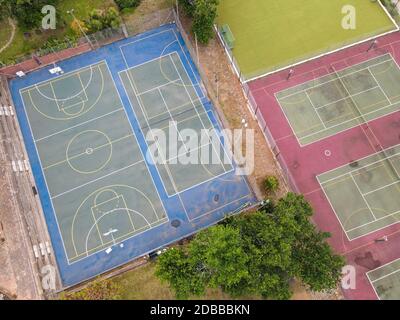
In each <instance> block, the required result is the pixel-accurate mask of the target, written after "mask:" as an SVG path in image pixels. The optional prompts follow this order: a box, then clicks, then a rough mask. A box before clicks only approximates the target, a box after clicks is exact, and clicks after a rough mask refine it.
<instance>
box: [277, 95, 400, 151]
mask: <svg viewBox="0 0 400 320" xmlns="http://www.w3.org/2000/svg"><path fill="white" fill-rule="evenodd" d="M397 104H399V105H400V102H396V103H393V104H390V105H387V106H384V107H381V108H378V109H375V110H373V111H370V112H366V113H363V116H357V117H354V118H352V119H349V120H346V121H343V122H341V123H339V124H335V125H333V126H330V127H328V129H332V128H335V127H338V126H341V125H343V124H345V123H348V122H351V121H355V120H360V119H361V120H362V118H363V117H365V116H368V115H370V114H373V113H376V112H378V111H382V110H385V109H388V108H391V107H394V106H396V105H397ZM399 111H400V110H395V111H393V112H389V113H387V114H385V115H383V116H380V117H377V118H374V119H371V120H368V121H367V122H361V123H359V124H357V125H354V126H351V127H349V128H347V129H344V130H341V131H338V132H335V133H332V134H329V135H328V136H325V137H323V138H320V139H318V140H315V141H313V142H309V143H306V144H303V143H301V142H300V139H305V138H309V137H312V136H314V135H317V134H320V133H323V132H325V131H326V130H320V131H316V132H314V133H312V134H308V135H305V136H302V137H300V138H298V137H297V135H296V131H294V129H293V127H292V126H291V124H290V122H289V119H288V118H287V117H286V119H288V122H289V125H290V127H291V129H292V131H293V132H294V133H295V134H294V135H295V136H296V138H297V141H298V142H299V144H300V146H302V147H304V146H307V145H310V144H313V143H316V142H319V141H321V140H325V139H327V138H329V137H332V136H335V135H337V134H339V133H342V132H345V131H348V130H350V129H354V128H357V127H359V126H360V125H362V124H366V123H368V122H371V121H374V120H377V119H380V118H383V117H387V116H390V115H392V114H393V113H397V112H399ZM284 113H285V112H284ZM285 115H286V114H285Z"/></svg>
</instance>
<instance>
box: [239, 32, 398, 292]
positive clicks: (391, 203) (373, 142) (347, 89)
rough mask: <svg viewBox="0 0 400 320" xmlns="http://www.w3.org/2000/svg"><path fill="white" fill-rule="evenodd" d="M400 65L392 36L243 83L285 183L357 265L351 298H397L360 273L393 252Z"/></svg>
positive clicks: (395, 254)
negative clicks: (283, 175) (307, 205)
mask: <svg viewBox="0 0 400 320" xmlns="http://www.w3.org/2000/svg"><path fill="white" fill-rule="evenodd" d="M399 62H400V33H399V32H395V33H392V34H389V35H386V36H383V37H380V38H377V40H376V41H375V42H370V43H363V44H358V45H355V46H353V47H351V48H347V49H344V50H342V51H339V52H335V53H332V54H329V55H326V56H324V57H321V58H317V59H314V60H312V61H308V62H305V63H303V64H301V65H298V66H296V67H293V70H289V69H288V70H284V71H281V72H278V73H275V74H271V75H268V76H265V77H263V78H260V79H257V80H255V81H252V82H250V83H247V84H245V87H247V86H248V87H249V88H248V89H249V99H250V102H251V104H252V107H253V108H254V111H255V113H256V115H257V118H258V120H259V122H260V125H261V127H262V128H263V130H264V133H265V135H266V137H267V139H268V141H269V143H270V144H271V147H272V148H273V151H274V153H275V155H276V157H277V160H278V161H279V163H280V164H281V166H282V169H283V171H284V173H285V174H286V175H287V176H288V178H289V180H290V182H291V184H292V187H293V188H295V189H296V190H297V191H298V192H300V193H302V194H304V195H305V196H306V198H307V199H308V200H309V201H310V202H311V203H312V205H313V207H314V209H315V215H314V221H315V223H316V224H317V225H318V226H319V227H320V229H321V230H324V231H328V232H330V233H331V234H332V238H331V239H330V242H331V244H332V246H333V247H334V249H335V250H336V251H337V252H339V253H342V254H344V255H346V257H347V260H348V263H349V264H351V265H353V266H354V267H355V268H356V271H357V286H356V289H355V290H351V289H349V290H344V294H345V296H346V298H349V299H376V298H381V299H384V298H388V297H393V296H394V294H393V292H394V291H393V290H394V289H393V288H392V287H390V286H387V287H385V284H384V282H383V281H380V280H381V279H380V278H379V277H378V276H376V279H375V278H374V280H372V281H370V279H369V277H367V273H368V272H369V273H370V275H371V272H372V271H374V270H375V269H378V271H376V272H375V273H374V274H373V276H374V277H375V274H379V276H381V275H380V274H381V273H382V272H381V271H380V270H383V269H379V267H381V266H384V265H386V264H388V263H390V262H392V261H394V260H396V259H398V258H400V246H398V241H399V240H400V224H399V222H400V178H399V175H400V67H399ZM386 237H387V238H386ZM386 240H387V241H386ZM396 265H397V264H396ZM399 265H400V264H399ZM392 269H393V267H392ZM392 269H391V270H390V271H391V272H390V274H392V273H393V272H395V273H396V272H397V269H396V270H394V271H393V270H392ZM388 270H389V268H388ZM387 272H389V271H387ZM382 277H386V275H383V276H382ZM386 282H388V281H386ZM386 282H385V283H386ZM375 283H379V285H375ZM399 294H400V290H399ZM399 298H400V296H399Z"/></svg>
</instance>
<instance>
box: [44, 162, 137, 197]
mask: <svg viewBox="0 0 400 320" xmlns="http://www.w3.org/2000/svg"><path fill="white" fill-rule="evenodd" d="M143 161H144V160H143V159H142V160H139V161H136V162H134V163H131V164H130V165H128V166H126V167H123V168H120V169H117V170H114V171H112V172H110V173H107V174H106V175H104V176H101V177H99V178H96V179H93V180H91V181H89V182H86V183H83V184H81V185H79V186H77V187H75V188H72V189H69V190H67V191H64V192H61V193H59V194H57V195H55V196H52V197H51V199H56V198H59V197H61V196H63V195H66V194H67V193H70V192H72V191H75V190H78V189H80V188H82V187H86V186H87V185H89V184H92V183H93V182H97V181H99V180H102V179H104V178H107V177H109V176H112V175H113V174H116V173H119V172H121V171H124V170H126V169H129V168H130V167H133V166H134V165H136V164H139V163H142V162H143Z"/></svg>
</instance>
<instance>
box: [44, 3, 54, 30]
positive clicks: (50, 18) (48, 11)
mask: <svg viewBox="0 0 400 320" xmlns="http://www.w3.org/2000/svg"><path fill="white" fill-rule="evenodd" d="M42 14H43V15H44V17H43V19H42V28H43V29H44V30H55V29H56V27H57V14H56V8H55V7H54V6H51V5H46V6H44V7H43V8H42Z"/></svg>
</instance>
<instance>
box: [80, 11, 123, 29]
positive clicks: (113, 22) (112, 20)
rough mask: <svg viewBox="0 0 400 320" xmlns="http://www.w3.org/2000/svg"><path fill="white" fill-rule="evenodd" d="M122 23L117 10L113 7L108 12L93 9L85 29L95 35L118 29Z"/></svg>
mask: <svg viewBox="0 0 400 320" xmlns="http://www.w3.org/2000/svg"><path fill="white" fill-rule="evenodd" d="M120 23H121V21H120V18H119V14H118V11H117V10H116V9H115V8H113V7H111V8H109V9H108V10H107V11H104V10H99V9H93V10H92V11H91V12H90V13H89V19H88V20H87V21H85V27H86V29H87V30H88V31H89V32H90V33H93V32H97V31H100V30H104V29H107V28H113V29H116V28H118V27H119V25H120Z"/></svg>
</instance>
